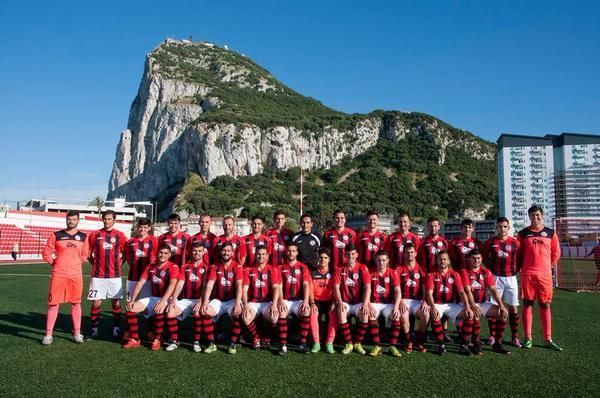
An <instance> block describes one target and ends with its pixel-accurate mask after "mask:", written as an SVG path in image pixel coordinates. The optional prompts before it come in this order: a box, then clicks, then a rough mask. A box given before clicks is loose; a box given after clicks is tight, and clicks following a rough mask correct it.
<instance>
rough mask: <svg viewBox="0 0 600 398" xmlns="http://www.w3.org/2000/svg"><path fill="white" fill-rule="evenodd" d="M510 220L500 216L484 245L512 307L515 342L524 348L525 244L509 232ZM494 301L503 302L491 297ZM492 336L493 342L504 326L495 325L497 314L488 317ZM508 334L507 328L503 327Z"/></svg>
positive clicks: (510, 316)
mask: <svg viewBox="0 0 600 398" xmlns="http://www.w3.org/2000/svg"><path fill="white" fill-rule="evenodd" d="M509 231H510V222H509V221H508V218H506V217H500V218H498V219H497V220H496V236H494V237H492V238H490V239H488V240H487V241H486V242H485V245H484V246H483V258H484V263H485V264H486V265H487V267H488V269H489V270H490V271H491V272H492V274H493V275H494V278H495V282H496V290H497V291H498V294H499V295H500V297H501V298H502V301H503V302H504V303H505V304H506V305H507V308H508V322H509V324H510V330H511V337H512V344H513V345H514V346H515V347H518V348H521V341H520V340H519V321H520V319H519V285H518V283H517V272H518V268H517V253H518V251H519V247H520V246H521V244H520V243H519V241H518V240H517V239H516V238H513V237H512V236H509ZM490 302H492V303H493V304H497V305H498V304H499V303H497V302H496V301H494V298H493V297H490ZM488 322H489V327H490V339H489V340H488V343H489V344H490V345H492V346H493V344H494V343H496V342H498V343H502V341H496V340H497V336H495V332H498V331H500V329H501V326H500V325H495V318H493V317H490V318H488ZM502 335H504V329H502Z"/></svg>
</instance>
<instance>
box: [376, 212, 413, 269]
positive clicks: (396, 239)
mask: <svg viewBox="0 0 600 398" xmlns="http://www.w3.org/2000/svg"><path fill="white" fill-rule="evenodd" d="M408 243H410V244H412V245H413V247H414V248H415V251H416V252H417V253H418V252H419V246H420V245H421V239H420V238H419V236H418V235H417V234H415V233H414V232H411V230H410V217H409V215H408V213H406V212H401V213H400V216H398V231H396V232H394V233H392V234H391V235H390V236H388V238H387V240H386V244H385V246H384V250H385V251H386V252H388V253H389V254H390V265H391V267H392V268H394V269H395V268H397V267H399V266H401V265H404V262H403V261H404V255H403V254H402V253H403V251H404V247H405V246H406V245H407V244H408Z"/></svg>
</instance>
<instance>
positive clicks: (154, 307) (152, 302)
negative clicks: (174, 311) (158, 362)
mask: <svg viewBox="0 0 600 398" xmlns="http://www.w3.org/2000/svg"><path fill="white" fill-rule="evenodd" d="M170 257H171V248H170V247H169V246H168V245H163V246H161V247H159V249H158V262H157V263H154V264H150V265H149V266H148V267H147V268H146V270H145V271H144V273H143V274H142V276H141V277H140V279H139V280H138V283H137V284H136V285H135V289H133V293H132V294H131V298H130V299H129V301H128V302H127V306H126V309H127V313H126V314H125V316H126V319H127V332H128V335H129V339H128V340H127V341H126V342H125V344H123V348H134V347H139V346H140V337H139V332H138V320H137V314H138V313H140V312H143V313H144V314H145V316H146V317H147V318H148V317H152V316H154V339H153V341H152V344H151V346H150V349H151V350H152V351H158V350H160V344H161V341H160V338H161V336H162V332H163V329H164V326H165V315H166V309H167V306H168V305H169V300H170V298H171V296H172V295H173V290H175V285H176V284H177V281H178V279H177V278H178V277H179V266H177V264H174V263H172V262H170V261H169V258H170ZM146 281H150V283H151V286H152V289H151V290H152V295H151V296H150V297H145V298H143V299H140V300H137V297H138V295H139V294H140V292H141V291H142V289H143V288H144V284H145V283H146ZM136 300H137V301H136Z"/></svg>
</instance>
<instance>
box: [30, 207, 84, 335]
mask: <svg viewBox="0 0 600 398" xmlns="http://www.w3.org/2000/svg"><path fill="white" fill-rule="evenodd" d="M66 224H67V228H65V229H63V230H60V231H56V232H54V233H53V234H52V235H50V237H49V238H48V242H47V243H46V246H45V247H44V251H43V253H42V257H43V258H44V261H46V262H47V263H48V264H50V265H51V266H52V277H51V278H50V293H49V294H48V315H47V317H46V335H45V336H44V339H43V340H42V344H43V345H50V344H52V341H53V338H52V332H53V330H54V324H55V323H56V318H57V317H58V306H59V304H61V303H71V319H72V321H73V341H75V342H76V343H83V335H82V334H81V293H82V292H83V276H82V272H81V266H82V264H83V263H84V262H85V260H86V259H87V257H88V254H89V246H88V240H87V239H86V235H85V234H84V233H83V232H80V231H79V230H77V225H78V224H79V212H78V211H75V210H70V211H69V212H68V213H67V217H66Z"/></svg>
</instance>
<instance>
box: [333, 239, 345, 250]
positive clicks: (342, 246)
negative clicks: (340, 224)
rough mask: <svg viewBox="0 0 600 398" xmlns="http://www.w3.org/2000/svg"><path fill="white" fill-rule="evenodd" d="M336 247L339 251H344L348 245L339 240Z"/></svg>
mask: <svg viewBox="0 0 600 398" xmlns="http://www.w3.org/2000/svg"><path fill="white" fill-rule="evenodd" d="M335 247H337V248H338V249H343V248H344V247H346V244H345V243H344V242H342V241H341V240H337V241H336V242H335Z"/></svg>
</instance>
